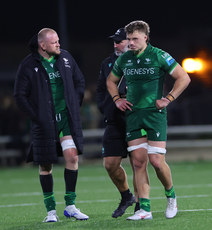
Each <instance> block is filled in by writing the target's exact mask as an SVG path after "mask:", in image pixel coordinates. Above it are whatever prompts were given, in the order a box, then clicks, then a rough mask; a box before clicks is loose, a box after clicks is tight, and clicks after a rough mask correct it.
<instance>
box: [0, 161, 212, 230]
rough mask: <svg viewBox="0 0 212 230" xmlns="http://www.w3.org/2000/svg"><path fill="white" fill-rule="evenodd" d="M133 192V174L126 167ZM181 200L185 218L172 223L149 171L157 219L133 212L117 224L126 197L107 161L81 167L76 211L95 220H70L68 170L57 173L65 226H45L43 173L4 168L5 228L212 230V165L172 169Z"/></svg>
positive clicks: (0, 207) (0, 211)
mask: <svg viewBox="0 0 212 230" xmlns="http://www.w3.org/2000/svg"><path fill="white" fill-rule="evenodd" d="M123 166H124V168H125V170H126V172H127V174H128V182H129V185H130V188H131V190H132V171H131V168H130V166H129V164H128V163H126V162H125V163H124V164H123ZM170 167H171V170H172V175H173V180H174V187H175V191H176V194H177V197H178V209H179V213H178V215H177V216H176V217H175V218H174V219H169V220H167V219H166V218H165V215H164V211H165V208H166V198H165V195H164V190H163V187H162V186H161V184H160V183H159V181H158V179H157V178H156V175H155V172H154V170H153V169H152V167H151V166H149V177H150V183H151V194H150V195H151V209H152V212H153V220H144V221H127V220H126V218H127V217H128V216H130V215H132V214H133V209H134V206H133V207H129V208H128V209H127V211H126V213H125V214H124V215H123V216H122V217H119V218H117V219H113V218H112V217H111V214H112V212H113V211H114V210H115V209H116V208H117V206H118V203H119V201H120V195H119V193H118V192H117V190H116V188H115V187H114V185H113V184H112V182H111V181H110V179H109V177H108V175H107V173H106V171H105V169H104V168H103V166H102V163H101V162H97V163H96V162H95V163H94V162H90V163H89V164H87V165H84V164H83V165H80V166H79V177H78V184H77V200H76V206H77V208H80V209H81V211H82V212H84V213H86V214H87V215H89V217H90V219H89V220H87V221H76V220H73V219H66V218H65V217H64V216H63V210H64V198H63V197H64V189H65V185H64V180H63V167H62V166H55V167H54V169H53V176H54V192H55V198H56V201H57V215H58V216H59V218H60V222H57V223H42V220H43V219H44V217H45V216H46V210H45V207H44V204H43V196H42V191H41V187H40V183H39V177H38V168H37V167H32V166H25V167H19V168H4V169H0V229H1V230H3V229H4V230H36V229H58V230H65V229H92V230H95V229H101V230H103V229H127V230H128V229H146V230H149V229H151V230H154V229H155V230H156V229H157V230H166V229H167V230H172V229H173V230H178V229H179V230H184V229H189V230H190V229H192V230H200V229H203V228H204V229H211V228H212V180H211V178H212V162H198V163H175V164H174V163H173V164H170Z"/></svg>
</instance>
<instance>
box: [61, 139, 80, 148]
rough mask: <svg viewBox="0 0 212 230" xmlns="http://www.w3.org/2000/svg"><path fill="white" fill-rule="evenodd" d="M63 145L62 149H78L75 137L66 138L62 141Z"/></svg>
mask: <svg viewBox="0 0 212 230" xmlns="http://www.w3.org/2000/svg"><path fill="white" fill-rule="evenodd" d="M61 146H62V149H63V151H64V150H66V149H72V148H74V149H76V148H77V147H76V145H75V144H74V141H73V139H67V140H64V141H62V142H61Z"/></svg>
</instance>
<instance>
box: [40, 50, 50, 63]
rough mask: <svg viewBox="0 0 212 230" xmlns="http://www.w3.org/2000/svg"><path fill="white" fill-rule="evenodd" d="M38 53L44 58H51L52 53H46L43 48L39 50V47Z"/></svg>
mask: <svg viewBox="0 0 212 230" xmlns="http://www.w3.org/2000/svg"><path fill="white" fill-rule="evenodd" d="M38 53H39V54H40V55H41V56H42V57H44V58H46V59H48V60H49V59H51V58H52V55H50V54H48V53H47V52H46V51H44V50H41V49H38Z"/></svg>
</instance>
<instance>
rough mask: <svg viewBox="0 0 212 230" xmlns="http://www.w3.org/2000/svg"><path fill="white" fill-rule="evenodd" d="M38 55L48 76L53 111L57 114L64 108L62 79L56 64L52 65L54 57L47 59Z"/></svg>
mask: <svg viewBox="0 0 212 230" xmlns="http://www.w3.org/2000/svg"><path fill="white" fill-rule="evenodd" d="M40 57H41V62H42V65H43V67H44V68H45V70H46V72H47V74H48V76H49V80H50V84H51V89H52V97H53V102H54V108H55V113H56V114H57V113H60V112H61V111H64V110H65V109H66V103H65V98H64V85H63V80H62V78H61V76H60V72H59V71H58V70H57V68H56V66H55V65H54V64H55V62H56V59H55V58H54V57H52V58H51V59H49V60H48V59H46V58H44V57H42V56H40Z"/></svg>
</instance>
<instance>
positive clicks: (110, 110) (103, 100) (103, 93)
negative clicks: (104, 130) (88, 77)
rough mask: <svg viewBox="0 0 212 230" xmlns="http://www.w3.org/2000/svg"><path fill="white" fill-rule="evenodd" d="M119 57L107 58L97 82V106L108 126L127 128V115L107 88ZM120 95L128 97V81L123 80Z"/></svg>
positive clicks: (113, 55)
mask: <svg viewBox="0 0 212 230" xmlns="http://www.w3.org/2000/svg"><path fill="white" fill-rule="evenodd" d="M117 58H118V56H116V55H115V53H113V54H112V55H111V56H110V57H108V58H106V59H105V60H104V61H103V62H102V64H101V69H100V74H99V79H98V82H97V90H96V93H97V96H96V100H97V106H98V109H99V110H100V112H101V113H103V114H104V121H105V122H106V124H116V125H119V126H125V113H124V112H121V111H120V110H119V109H118V108H117V107H116V105H115V103H114V102H113V100H112V98H111V96H110V94H109V92H108V90H107V86H106V80H107V77H108V75H109V74H110V72H111V70H112V69H113V65H114V63H115V61H116V59H117ZM119 94H120V95H126V81H125V78H123V79H122V81H121V84H120V86H119Z"/></svg>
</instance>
